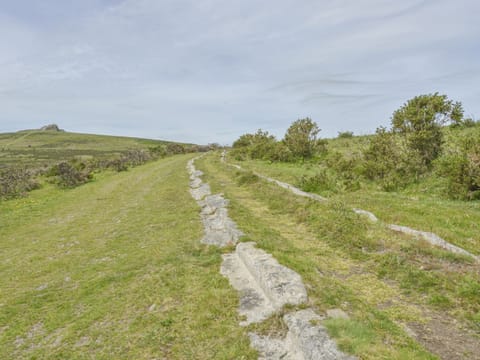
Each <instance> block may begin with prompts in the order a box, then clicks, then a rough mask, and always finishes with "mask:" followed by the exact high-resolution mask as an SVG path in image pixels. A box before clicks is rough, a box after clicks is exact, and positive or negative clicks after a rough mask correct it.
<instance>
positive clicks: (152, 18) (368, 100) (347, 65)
mask: <svg viewBox="0 0 480 360" xmlns="http://www.w3.org/2000/svg"><path fill="white" fill-rule="evenodd" d="M478 14H480V1H478V0H456V1H452V0H403V1H393V0H392V1H390V0H265V1H253V0H230V1H220V0H0V109H1V110H0V132H7V131H16V130H20V129H25V128H37V127H40V126H42V125H45V124H47V123H58V124H59V125H60V127H62V128H64V129H66V130H67V131H75V132H87V133H103V134H117V135H127V136H139V137H149V138H160V139H169V140H178V141H188V142H195V143H208V142H219V143H222V144H227V143H230V142H231V141H233V140H235V139H236V138H237V137H238V136H239V135H241V134H243V133H246V132H253V131H255V130H256V129H258V128H262V129H265V130H268V131H270V132H271V133H273V134H275V135H277V136H278V137H279V138H281V137H282V136H283V134H284V132H285V130H286V129H287V127H288V126H289V124H290V123H291V122H292V121H294V120H296V119H298V118H303V117H307V116H308V117H311V118H312V119H313V120H315V121H316V122H317V123H318V124H319V126H320V128H321V129H322V132H321V135H322V136H323V137H334V136H336V134H337V132H338V131H345V130H351V131H354V132H355V133H356V134H365V133H371V132H373V131H374V130H375V128H376V127H377V126H379V125H388V124H389V119H390V116H391V114H392V112H393V111H394V110H395V109H396V108H398V107H399V106H401V105H402V104H403V103H404V102H405V101H406V100H408V99H409V98H411V97H413V96H415V95H419V94H424V93H431V92H436V91H438V92H440V93H445V94H447V95H448V96H449V97H450V98H452V99H454V100H459V101H461V102H462V103H463V104H464V108H465V111H466V115H473V116H478V117H480V25H479V21H478Z"/></svg>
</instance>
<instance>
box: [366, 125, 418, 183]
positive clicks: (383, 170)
mask: <svg viewBox="0 0 480 360" xmlns="http://www.w3.org/2000/svg"><path fill="white" fill-rule="evenodd" d="M402 140H403V139H401V138H398V137H397V136H396V135H395V134H394V133H392V132H389V131H387V130H386V129H385V128H384V127H380V128H378V129H377V131H376V134H375V136H373V137H372V138H371V139H370V144H369V146H368V147H367V148H366V149H365V150H364V151H363V159H364V163H363V168H362V169H363V171H364V174H365V176H366V177H367V178H368V179H370V180H376V181H378V182H379V183H380V186H381V187H382V189H383V190H385V191H393V190H396V189H398V188H403V187H405V186H406V185H408V184H409V183H412V182H415V181H417V180H418V178H419V177H420V175H422V174H423V173H425V172H426V171H427V167H426V165H425V164H424V162H423V160H422V157H421V156H420V154H418V152H417V151H416V150H414V149H410V148H408V147H407V146H406V145H405V143H404V142H403V141H402Z"/></svg>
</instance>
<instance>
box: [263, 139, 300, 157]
mask: <svg viewBox="0 0 480 360" xmlns="http://www.w3.org/2000/svg"><path fill="white" fill-rule="evenodd" d="M268 160H271V161H282V162H291V161H293V160H294V157H293V154H292V152H291V151H290V149H289V148H288V146H287V145H285V143H284V142H283V141H280V142H277V143H276V144H275V145H274V146H273V147H272V149H271V150H270V153H269V154H268Z"/></svg>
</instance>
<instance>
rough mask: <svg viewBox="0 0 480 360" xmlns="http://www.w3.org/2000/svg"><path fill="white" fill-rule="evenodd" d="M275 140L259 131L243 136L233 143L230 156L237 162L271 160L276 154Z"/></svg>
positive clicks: (266, 133)
mask: <svg viewBox="0 0 480 360" xmlns="http://www.w3.org/2000/svg"><path fill="white" fill-rule="evenodd" d="M277 148H278V145H277V140H276V139H275V137H274V136H273V135H270V134H269V133H268V131H263V130H261V129H259V130H257V132H256V133H255V134H244V135H242V136H240V138H239V139H238V140H236V141H235V142H234V143H233V150H232V154H231V155H232V156H233V157H234V158H235V159H237V160H245V159H246V158H250V159H260V160H272V158H273V157H274V156H276V153H277V151H276V150H277Z"/></svg>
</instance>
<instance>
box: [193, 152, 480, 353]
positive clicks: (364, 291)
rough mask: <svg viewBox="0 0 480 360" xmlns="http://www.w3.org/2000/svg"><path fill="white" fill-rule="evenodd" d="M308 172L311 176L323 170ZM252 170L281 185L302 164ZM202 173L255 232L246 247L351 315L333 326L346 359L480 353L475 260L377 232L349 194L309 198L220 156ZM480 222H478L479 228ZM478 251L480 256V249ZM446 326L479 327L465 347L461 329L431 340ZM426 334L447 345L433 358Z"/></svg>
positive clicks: (204, 163) (314, 296)
mask: <svg viewBox="0 0 480 360" xmlns="http://www.w3.org/2000/svg"><path fill="white" fill-rule="evenodd" d="M252 164H253V165H254V166H251V165H252ZM308 165H309V164H305V163H304V164H302V166H303V167H302V169H304V170H305V171H306V172H308V171H315V170H312V169H308V168H307V166H308ZM242 166H247V167H249V168H251V169H253V170H255V171H258V172H262V173H266V172H267V171H265V170H266V169H269V173H268V174H269V175H271V176H273V173H274V172H276V174H277V175H278V174H280V173H284V174H287V175H285V176H283V177H280V176H275V177H277V178H282V179H284V180H287V178H288V176H289V175H288V173H289V172H288V170H287V171H286V169H295V167H296V166H297V165H296V164H292V163H287V164H282V163H274V164H269V163H268V162H266V161H259V160H256V161H244V162H242ZM197 167H198V168H200V169H201V170H202V171H204V172H205V173H206V175H205V178H206V180H207V181H208V182H209V183H210V184H211V186H212V191H213V192H222V193H224V194H225V197H226V198H228V199H230V201H231V206H230V210H229V211H230V212H229V214H230V215H231V217H232V218H233V219H234V221H236V222H237V224H238V225H239V227H240V228H241V230H242V231H244V232H245V233H246V234H247V236H246V237H245V238H243V240H244V241H255V242H256V243H257V245H258V246H259V247H260V248H263V249H265V250H266V251H268V252H270V253H272V254H273V255H274V256H275V257H276V258H277V259H278V260H279V261H280V262H281V263H282V264H284V265H286V266H288V267H290V268H291V269H293V270H295V271H297V272H298V273H300V274H301V276H302V278H303V279H304V282H305V283H306V286H307V289H308V292H309V298H310V302H311V304H310V305H313V306H314V307H315V308H316V309H317V310H318V311H320V312H322V311H326V310H328V309H332V308H341V309H343V310H344V311H346V312H347V313H348V314H350V319H329V320H327V321H326V322H325V324H326V326H327V327H328V329H329V331H330V334H331V335H332V336H334V337H335V338H336V339H337V341H338V343H339V344H340V346H341V348H342V349H343V350H344V351H347V352H350V353H353V354H356V355H357V356H359V358H365V359H385V358H388V359H435V358H436V356H435V355H433V354H439V355H441V356H442V357H444V358H454V357H455V356H456V355H455V351H460V352H464V353H465V354H466V355H465V356H466V357H465V358H469V355H468V354H469V353H470V354H473V352H474V351H477V350H478V346H477V345H478V337H477V336H478V335H475V333H477V334H478V332H479V331H480V327H479V324H480V323H479V322H478V319H479V318H478V317H479V311H480V302H479V300H480V298H476V297H475V294H477V292H478V289H479V286H480V283H479V281H478V276H479V274H480V268H479V266H478V264H475V263H474V262H473V260H472V259H470V258H468V257H464V256H458V255H454V254H451V253H448V252H446V251H443V250H441V249H437V248H434V247H432V246H430V245H429V244H427V243H424V242H422V241H418V240H414V239H412V238H410V237H408V236H404V235H400V234H397V233H395V232H393V231H391V230H388V229H387V228H385V227H384V226H383V225H382V224H381V223H379V224H371V223H369V222H368V220H367V219H365V218H363V217H362V216H359V215H357V214H355V213H354V212H353V211H352V210H351V206H350V205H349V204H348V203H347V202H346V201H344V200H342V198H341V197H339V196H338V197H337V196H333V198H332V199H331V200H330V201H328V202H326V203H319V202H315V201H311V200H307V199H304V198H301V197H298V196H295V195H293V194H291V193H289V192H288V191H286V190H284V189H282V188H280V187H278V186H276V185H275V184H272V183H269V182H266V181H263V180H260V179H258V177H256V176H255V174H254V173H253V172H252V171H243V170H237V169H234V168H233V167H230V166H228V165H225V164H223V163H222V162H220V161H219V159H218V157H214V156H209V157H206V158H203V159H202V160H199V161H197ZM322 181H324V180H323V179H322ZM239 184H240V185H239ZM387 203H388V201H387ZM472 213H473V214H475V212H473V209H472ZM468 215H471V213H470V212H469V213H468ZM478 215H479V213H478V211H477V212H476V215H475V216H476V217H474V218H470V219H469V220H468V221H469V222H470V223H473V224H476V219H478ZM461 216H463V214H462V215H461ZM473 228H474V227H472V230H473ZM473 236H476V235H475V234H474V235H473ZM474 248H475V249H476V251H477V253H478V252H480V244H479V243H476V244H475V245H474ZM440 319H441V320H442V321H447V322H449V323H450V324H453V323H455V322H457V323H459V324H462V325H463V326H464V327H465V328H467V329H469V330H465V328H464V330H465V332H464V333H463V334H462V335H461V336H463V337H464V338H463V339H462V341H459V338H456V337H455V336H458V335H455V334H457V333H458V329H457V327H456V326H445V325H442V326H443V327H442V331H444V333H443V334H439V333H434V334H429V333H428V331H427V329H429V328H431V327H434V322H435V321H440ZM279 322H280V323H279ZM269 324H270V327H268V326H267V325H262V327H261V331H262V333H264V334H268V333H271V334H274V333H276V332H279V331H280V332H281V331H282V329H283V328H284V325H282V324H281V320H278V319H274V320H272V321H271V322H270V323H269ZM253 328H255V326H253ZM407 328H408V329H410V330H408V332H406V330H405V329H407ZM255 329H256V328H255ZM408 334H410V335H408ZM412 334H413V335H412ZM422 336H423V337H424V338H429V337H430V336H432V338H435V337H436V336H437V337H438V338H437V340H436V347H437V349H433V348H429V350H430V351H431V352H432V353H433V354H432V353H430V352H429V351H426V350H425V348H424V347H423V346H422ZM449 337H450V338H449ZM463 340H465V342H463ZM423 344H424V345H425V346H427V344H426V343H423ZM476 346H477V347H476ZM472 351H473V352H472Z"/></svg>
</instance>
